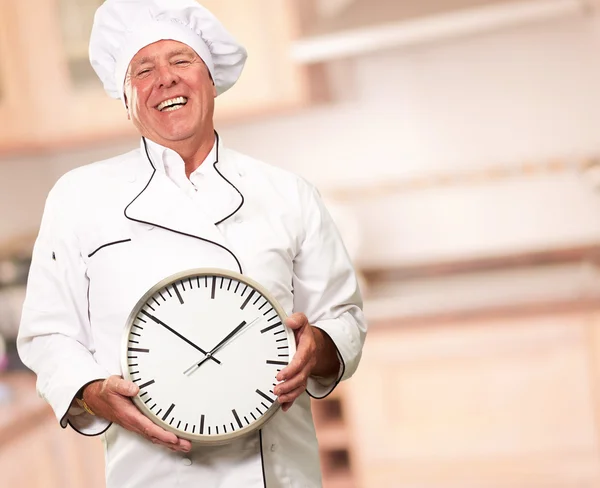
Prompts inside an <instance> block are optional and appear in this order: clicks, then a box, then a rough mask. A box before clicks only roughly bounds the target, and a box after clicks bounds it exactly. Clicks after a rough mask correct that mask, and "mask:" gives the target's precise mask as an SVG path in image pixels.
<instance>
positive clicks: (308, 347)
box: [277, 335, 316, 381]
mask: <svg viewBox="0 0 600 488" xmlns="http://www.w3.org/2000/svg"><path fill="white" fill-rule="evenodd" d="M315 348H316V344H315V340H314V337H312V336H309V335H305V336H304V335H303V336H302V337H300V342H298V346H297V348H296V353H295V354H294V357H293V358H292V361H291V362H290V364H288V365H287V366H286V367H285V368H283V369H282V370H281V371H280V372H279V373H278V374H277V380H278V381H285V380H286V379H289V378H292V377H294V376H296V375H297V374H298V373H299V372H300V371H301V370H302V369H303V368H305V367H306V365H307V364H308V362H309V360H310V358H311V357H312V355H313V352H314V350H315Z"/></svg>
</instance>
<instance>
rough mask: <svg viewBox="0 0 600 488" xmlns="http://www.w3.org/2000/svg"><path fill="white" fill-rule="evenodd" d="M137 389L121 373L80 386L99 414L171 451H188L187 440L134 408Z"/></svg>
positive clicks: (89, 404) (92, 407) (95, 412)
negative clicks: (163, 427)
mask: <svg viewBox="0 0 600 488" xmlns="http://www.w3.org/2000/svg"><path fill="white" fill-rule="evenodd" d="M138 391H139V388H138V386H137V385H136V384H135V383H133V382H131V381H126V380H124V379H123V378H121V377H120V376H111V377H110V378H107V379H105V380H98V381H94V382H92V383H90V384H88V385H87V386H86V387H85V388H84V390H83V399H84V400H85V403H87V405H88V407H89V408H90V409H91V410H92V411H93V412H94V414H96V415H97V416H98V417H102V418H105V419H106V420H109V421H110V422H114V423H116V424H119V425H120V426H121V427H123V428H125V429H127V430H129V431H131V432H135V433H136V434H139V435H141V436H142V437H145V438H146V439H148V440H149V441H151V442H153V443H154V444H160V445H162V446H165V447H168V448H169V449H171V450H172V451H181V452H188V451H189V450H190V449H191V448H192V444H191V442H190V441H188V440H186V439H180V438H178V437H177V436H176V435H175V434H173V433H172V432H168V431H166V430H164V429H162V428H160V427H159V426H158V425H156V424H155V423H154V422H152V421H151V420H150V419H149V418H148V417H146V416H145V415H143V414H142V413H141V412H140V411H139V410H138V409H137V407H136V406H135V405H134V404H133V402H132V401H131V398H132V397H134V396H136V395H137V394H138Z"/></svg>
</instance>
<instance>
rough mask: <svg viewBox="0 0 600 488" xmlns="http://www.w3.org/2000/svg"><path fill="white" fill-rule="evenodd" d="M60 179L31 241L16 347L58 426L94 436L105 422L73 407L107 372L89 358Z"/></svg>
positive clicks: (82, 282) (83, 279) (76, 253)
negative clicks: (80, 394) (86, 387)
mask: <svg viewBox="0 0 600 488" xmlns="http://www.w3.org/2000/svg"><path fill="white" fill-rule="evenodd" d="M65 186H66V185H65V184H64V182H63V180H60V181H59V183H57V185H56V186H55V187H54V188H53V189H52V191H51V192H50V194H49V195H48V198H47V200H46V206H45V209H44V214H43V217H42V223H41V226H40V231H39V234H38V237H37V240H36V243H35V245H34V249H33V255H32V262H31V268H30V270H29V278H28V282H27V291H26V296H25V302H24V305H23V314H22V317H21V324H20V328H19V335H18V338H17V348H18V352H19V356H20V357H21V360H22V361H23V363H24V364H25V365H26V366H27V367H28V368H30V369H31V370H33V372H34V373H35V374H36V375H37V391H38V393H39V394H40V396H41V397H42V398H44V399H45V400H46V401H47V402H48V403H49V404H50V406H51V407H52V409H53V410H54V413H55V415H56V417H57V418H58V420H59V422H60V424H61V426H62V427H63V428H64V427H66V426H67V424H70V425H71V426H72V427H73V428H75V429H76V430H77V431H78V432H80V433H83V434H86V435H95V434H98V433H100V432H103V431H104V430H105V429H106V428H107V427H108V426H109V425H110V424H109V423H108V422H107V421H105V420H103V419H99V418H97V417H94V416H92V415H89V414H88V413H86V412H85V411H84V410H83V409H80V408H79V407H77V406H76V404H75V402H74V401H73V400H74V397H75V395H76V394H77V392H78V391H79V389H80V388H81V387H82V386H84V385H86V384H87V383H90V382H91V381H94V380H96V379H102V378H106V377H108V376H109V373H108V372H107V371H105V370H104V369H103V368H102V367H100V366H99V365H98V364H97V363H96V361H95V360H94V355H93V354H94V345H93V337H92V332H91V327H90V322H89V317H88V299H87V293H88V278H87V276H86V265H85V263H84V261H83V258H82V255H81V250H80V246H79V242H78V239H77V236H76V231H75V225H74V218H73V213H74V210H75V209H76V208H77V205H76V204H75V202H73V201H72V199H71V198H69V196H68V193H69V192H68V191H65Z"/></svg>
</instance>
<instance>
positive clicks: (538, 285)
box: [0, 0, 600, 488]
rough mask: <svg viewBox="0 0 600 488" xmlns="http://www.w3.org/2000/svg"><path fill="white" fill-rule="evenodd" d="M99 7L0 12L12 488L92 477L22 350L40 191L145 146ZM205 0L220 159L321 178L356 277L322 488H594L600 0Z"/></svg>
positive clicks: (0, 457)
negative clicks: (96, 33)
mask: <svg viewBox="0 0 600 488" xmlns="http://www.w3.org/2000/svg"><path fill="white" fill-rule="evenodd" d="M100 3H101V0H18V1H16V0H0V337H1V340H0V358H2V359H1V360H0V368H1V369H2V371H3V372H2V373H1V374H0V485H1V486H2V487H6V488H13V487H15V488H16V487H19V488H80V487H84V486H85V487H86V488H102V487H103V486H104V481H103V477H104V467H103V452H102V446H101V443H100V441H99V439H98V438H85V437H83V436H79V435H77V434H75V433H74V432H73V431H71V430H70V429H69V430H64V431H63V430H61V429H60V428H59V426H58V424H57V422H56V420H55V419H54V418H53V416H52V414H51V412H50V411H49V408H48V407H47V406H46V405H45V404H44V403H43V401H42V400H41V399H39V398H37V396H36V394H35V389H34V380H33V378H32V376H31V375H30V374H28V373H27V372H26V371H25V369H24V368H23V366H22V365H21V363H20V362H19V359H18V357H17V355H16V353H15V345H14V341H15V337H16V334H17V329H18V322H19V317H20V307H21V304H22V301H23V294H24V286H25V283H26V277H27V271H28V266H29V259H30V253H31V248H32V245H33V242H34V240H35V236H36V233H37V227H38V225H39V222H40V218H41V213H42V209H43V205H44V201H45V198H46V195H47V192H48V190H49V189H50V188H51V186H52V185H53V184H54V182H55V181H56V180H57V179H58V178H59V176H61V175H62V174H63V173H65V172H66V171H68V170H70V169H72V168H75V167H77V166H81V165H83V164H86V163H89V162H92V161H95V160H98V159H101V158H105V157H109V156H112V155H116V154H119V153H121V152H124V151H127V150H129V149H131V148H134V147H136V146H137V145H138V138H137V136H136V134H135V132H134V131H133V130H132V127H131V126H130V125H129V122H128V120H127V118H126V115H125V112H124V109H123V107H122V105H121V104H120V102H119V101H114V100H111V99H109V98H108V97H107V96H106V95H105V94H104V92H103V90H102V87H101V85H100V82H99V81H98V80H97V79H96V77H95V75H94V73H93V71H92V69H91V67H90V66H89V62H88V58H87V47H88V46H87V42H88V37H89V32H90V28H91V23H92V17H93V13H94V11H95V9H96V7H97V6H98V5H99V4H100ZM202 3H203V4H204V5H205V6H206V7H208V8H209V9H211V10H212V11H213V12H214V13H215V14H216V15H217V16H218V17H219V18H220V19H221V20H222V21H223V22H224V24H225V25H226V26H227V27H228V29H229V30H230V31H231V32H233V33H234V34H235V35H236V37H238V38H239V39H240V40H241V41H242V42H243V43H244V44H245V45H246V47H247V48H248V50H249V53H250V57H249V60H248V65H247V68H246V70H245V73H244V75H243V76H242V79H241V81H240V82H239V83H238V85H236V87H235V88H234V89H233V90H231V91H230V92H228V93H226V94H225V95H223V96H222V97H219V99H218V100H217V128H218V130H219V132H220V134H221V136H222V138H223V140H224V142H225V144H227V145H229V146H231V147H233V148H235V149H237V150H239V151H241V152H244V153H247V154H249V155H252V156H254V157H256V158H259V159H263V160H265V161H267V162H269V163H272V164H275V165H278V166H281V167H283V168H286V169H289V170H292V171H294V172H296V173H299V174H301V175H302V176H304V177H306V178H307V179H309V180H310V181H312V182H313V183H315V184H316V185H317V186H318V187H319V189H320V190H321V193H322V195H323V197H324V198H325V199H326V201H327V203H328V205H329V207H330V210H331V212H332V214H333V216H334V218H335V220H336V221H337V223H338V225H339V227H340V230H341V232H342V234H343V236H344V238H345V241H346V244H347V247H348V250H349V252H350V253H351V255H352V258H353V259H354V262H355V264H356V266H357V268H358V270H359V271H360V276H361V282H362V287H363V292H364V297H365V310H366V314H367V317H368V319H369V322H370V327H371V328H370V333H369V336H368V339H367V344H366V346H365V350H364V355H363V360H362V363H361V366H360V368H359V371H358V372H357V374H356V375H355V377H354V378H353V379H351V380H350V381H348V382H346V383H345V384H342V385H340V387H338V388H337V389H336V391H335V392H334V393H333V394H332V395H331V396H330V397H328V398H327V399H325V400H322V401H319V402H315V403H314V414H315V420H316V422H317V426H318V434H319V439H320V445H321V453H322V464H323V472H324V485H325V488H374V487H378V488H379V487H383V488H387V487H402V488H404V487H407V488H408V487H410V488H508V487H510V488H534V487H535V488H558V487H561V488H562V487H575V488H587V487H589V488H598V487H600V269H599V266H600V0H410V1H409V0H203V1H202ZM107 198H110V195H107Z"/></svg>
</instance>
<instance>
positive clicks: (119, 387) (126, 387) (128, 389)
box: [115, 378, 140, 397]
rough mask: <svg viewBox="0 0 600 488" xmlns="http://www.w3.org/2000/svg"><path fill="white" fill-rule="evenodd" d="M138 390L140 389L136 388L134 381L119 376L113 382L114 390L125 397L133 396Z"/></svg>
mask: <svg viewBox="0 0 600 488" xmlns="http://www.w3.org/2000/svg"><path fill="white" fill-rule="evenodd" d="M139 390H140V389H139V388H138V386H137V385H136V384H135V383H132V382H131V381H127V380H124V379H122V378H119V379H118V380H117V382H116V383H115V391H116V392H117V393H118V394H119V395H123V396H126V397H133V396H135V395H137V394H138V391H139Z"/></svg>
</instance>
